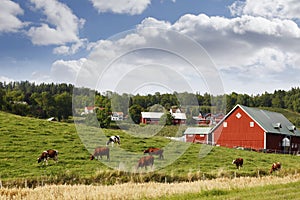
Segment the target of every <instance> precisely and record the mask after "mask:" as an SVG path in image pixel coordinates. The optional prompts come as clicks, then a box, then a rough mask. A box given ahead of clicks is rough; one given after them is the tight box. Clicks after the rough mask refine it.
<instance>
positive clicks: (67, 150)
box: [0, 112, 300, 186]
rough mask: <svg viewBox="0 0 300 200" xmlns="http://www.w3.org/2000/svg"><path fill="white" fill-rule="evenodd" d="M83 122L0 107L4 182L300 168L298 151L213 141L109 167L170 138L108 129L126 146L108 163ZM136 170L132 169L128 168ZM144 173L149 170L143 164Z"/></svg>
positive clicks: (164, 178)
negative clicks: (151, 161) (48, 156)
mask: <svg viewBox="0 0 300 200" xmlns="http://www.w3.org/2000/svg"><path fill="white" fill-rule="evenodd" d="M80 127H81V128H82V129H86V131H83V133H84V134H80V135H78V133H77V131H78V130H77V129H76V128H75V125H74V124H71V123H59V122H48V121H46V120H41V119H34V118H29V117H20V116H16V115H12V114H8V113H5V112H0V180H1V182H2V184H3V185H4V186H12V185H13V186H15V185H19V186H26V185H27V186H36V185H43V184H51V183H53V184H64V183H68V184H78V183H82V184H114V183H122V182H130V181H134V182H148V181H158V182H177V181H193V180H199V179H211V178H217V177H229V178H231V177H239V176H252V177H256V176H264V175H268V174H269V169H270V167H271V164H272V163H273V162H275V161H280V162H281V163H282V165H283V166H282V170H281V171H280V172H276V173H274V175H275V176H285V175H287V174H294V173H299V172H300V157H298V156H291V155H279V154H264V153H257V152H250V151H243V150H236V149H228V148H223V147H213V148H212V150H211V151H210V149H209V148H210V146H206V145H200V144H191V145H190V146H189V147H188V148H187V150H186V151H185V153H184V154H183V155H181V156H180V157H179V158H178V159H176V160H175V159H174V156H175V157H176V156H178V155H180V154H176V153H178V152H172V151H171V150H170V151H168V149H167V148H166V149H167V150H166V152H165V159H164V160H158V159H157V157H156V159H155V168H157V169H159V170H155V171H152V172H149V173H141V174H136V173H130V172H126V171H125V172H124V171H122V169H123V168H120V169H121V171H120V170H117V169H111V168H109V167H108V166H107V165H109V166H115V167H116V168H117V167H118V166H119V165H120V163H119V160H120V159H122V156H124V155H123V154H122V153H123V150H124V151H126V152H132V154H133V156H132V159H131V160H132V162H133V163H136V162H137V159H138V157H139V156H142V155H143V154H142V152H143V150H144V149H145V148H147V147H150V146H157V147H165V146H166V145H168V144H170V140H169V139H167V138H165V137H163V136H153V137H144V136H142V137H139V136H137V135H132V134H128V133H125V132H124V131H121V130H102V131H104V134H105V135H106V136H109V135H120V136H121V146H120V147H118V146H116V145H115V147H113V148H111V149H112V150H111V161H110V162H109V161H107V160H105V158H104V160H103V163H104V164H103V163H102V162H98V161H95V160H94V161H91V160H89V155H90V152H91V151H92V150H93V148H94V147H95V146H98V145H104V144H105V143H104V141H103V140H104V139H106V137H105V138H104V139H103V138H102V139H101V138H99V140H98V139H97V136H98V135H97V134H99V129H97V128H92V127H85V126H80ZM89 134H90V135H89ZM79 136H80V137H79ZM83 142H84V143H83ZM86 144H88V145H86ZM173 145H174V146H175V147H176V148H178V149H180V148H183V146H184V145H183V144H182V143H174V144H173ZM176 145H177V146H176ZM49 148H54V149H57V150H58V151H59V162H58V163H54V162H53V161H52V160H50V161H49V165H48V166H43V165H42V164H41V163H37V157H38V156H40V154H41V152H42V151H44V150H46V149H49ZM173 150H174V149H173ZM206 151H208V154H206ZM199 153H200V154H199ZM126 156H127V155H126ZM236 157H243V158H244V167H243V168H241V169H240V170H237V169H236V167H235V166H234V165H232V164H231V162H232V160H233V159H235V158H236ZM173 159H174V160H175V161H174V162H173ZM161 166H163V167H161ZM130 170H131V168H128V169H127V171H130ZM133 172H135V171H133ZM142 172H148V171H145V170H144V169H143V170H142Z"/></svg>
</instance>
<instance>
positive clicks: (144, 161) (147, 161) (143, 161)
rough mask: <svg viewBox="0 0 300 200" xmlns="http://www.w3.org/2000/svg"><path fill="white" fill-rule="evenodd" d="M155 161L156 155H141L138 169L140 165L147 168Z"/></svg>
mask: <svg viewBox="0 0 300 200" xmlns="http://www.w3.org/2000/svg"><path fill="white" fill-rule="evenodd" d="M153 163H154V157H153V156H144V157H141V158H140V160H139V161H138V165H137V169H138V168H139V167H141V168H142V167H145V169H147V166H151V167H152V166H153Z"/></svg>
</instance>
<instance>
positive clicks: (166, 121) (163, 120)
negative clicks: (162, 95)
mask: <svg viewBox="0 0 300 200" xmlns="http://www.w3.org/2000/svg"><path fill="white" fill-rule="evenodd" d="M173 120H174V117H173V116H172V114H171V113H170V112H165V113H164V114H163V115H162V116H161V117H160V119H159V124H160V125H172V124H173Z"/></svg>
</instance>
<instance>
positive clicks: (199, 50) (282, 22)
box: [64, 1, 300, 93]
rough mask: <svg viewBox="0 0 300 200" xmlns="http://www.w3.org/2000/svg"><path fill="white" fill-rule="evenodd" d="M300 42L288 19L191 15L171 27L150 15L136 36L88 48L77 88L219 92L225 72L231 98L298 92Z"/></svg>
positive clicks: (121, 37) (224, 78)
mask: <svg viewBox="0 0 300 200" xmlns="http://www.w3.org/2000/svg"><path fill="white" fill-rule="evenodd" d="M247 2H248V1H247ZM242 8H244V7H242ZM239 9H241V7H240V8H239ZM236 11H237V10H236ZM239 12H244V11H243V10H242V9H241V11H239ZM299 39H300V29H299V27H298V25H297V23H296V22H295V21H293V20H292V19H289V18H279V17H276V18H269V17H264V16H255V15H253V16H251V15H240V16H236V17H233V18H225V17H219V16H207V15H205V14H199V15H192V14H186V15H184V16H182V17H181V18H180V19H178V20H177V21H176V22H174V23H173V24H172V23H170V22H167V21H161V20H158V19H155V18H151V17H149V18H146V19H144V20H143V21H142V22H141V23H140V24H139V25H137V26H136V29H135V30H133V31H131V32H127V33H124V34H121V35H118V37H116V38H111V39H110V40H100V41H97V42H95V43H92V44H89V45H88V49H89V50H90V51H91V53H90V55H89V56H88V57H87V60H86V61H85V62H84V63H83V64H82V65H80V66H81V68H80V70H79V74H80V75H79V79H77V81H78V82H77V83H80V85H84V84H87V85H88V86H89V87H98V89H100V90H101V91H106V90H113V91H116V90H122V92H124V91H125V90H126V89H127V91H126V92H132V91H139V90H141V88H150V87H149V86H150V85H151V84H152V87H155V88H158V87H161V89H162V88H164V89H165V90H172V89H173V90H177V91H178V90H188V89H194V91H195V90H198V91H199V90H200V91H203V90H205V91H208V92H213V91H211V90H218V89H220V88H214V87H213V85H214V84H215V85H217V86H216V87H218V86H220V85H221V84H222V83H221V81H219V80H218V78H219V77H218V76H219V74H220V76H221V79H223V83H224V86H225V90H226V92H231V91H236V92H242V93H243V92H247V93H257V92H264V91H265V90H272V89H273V90H274V89H275V88H280V86H290V85H295V86H297V85H299V81H298V82H297V80H298V78H297V77H296V74H299V73H300V65H299V64H300V56H299V53H298V52H299V51H300V40H299ZM206 52H208V54H209V56H208V54H206ZM210 58H211V59H212V60H213V61H211V60H210ZM64 64H66V65H71V66H72V65H73V64H72V63H67V62H64ZM214 64H216V65H214ZM68 69H69V70H72V71H74V72H75V71H78V68H76V69H74V68H72V67H69V68H68ZM158 69H161V70H158ZM177 80H179V81H177ZM215 80H217V81H216V82H215ZM292 80H293V81H294V82H292ZM218 84H220V85H218ZM96 85H97V86H96ZM182 85H183V86H184V87H181V88H180V86H182ZM174 86H175V88H174ZM176 86H177V88H176ZM99 87H100V88H99ZM220 87H222V86H220ZM128 90H129V91H128ZM130 90H131V91H130Z"/></svg>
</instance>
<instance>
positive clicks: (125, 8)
mask: <svg viewBox="0 0 300 200" xmlns="http://www.w3.org/2000/svg"><path fill="white" fill-rule="evenodd" d="M90 1H91V2H92V4H93V6H94V7H95V8H96V9H97V10H98V12H113V13H118V14H130V15H136V14H141V13H142V12H143V11H144V10H145V9H146V8H147V7H148V6H149V5H150V3H151V0H138V1H136V0H126V1H123V0H110V1H106V0H90Z"/></svg>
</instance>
